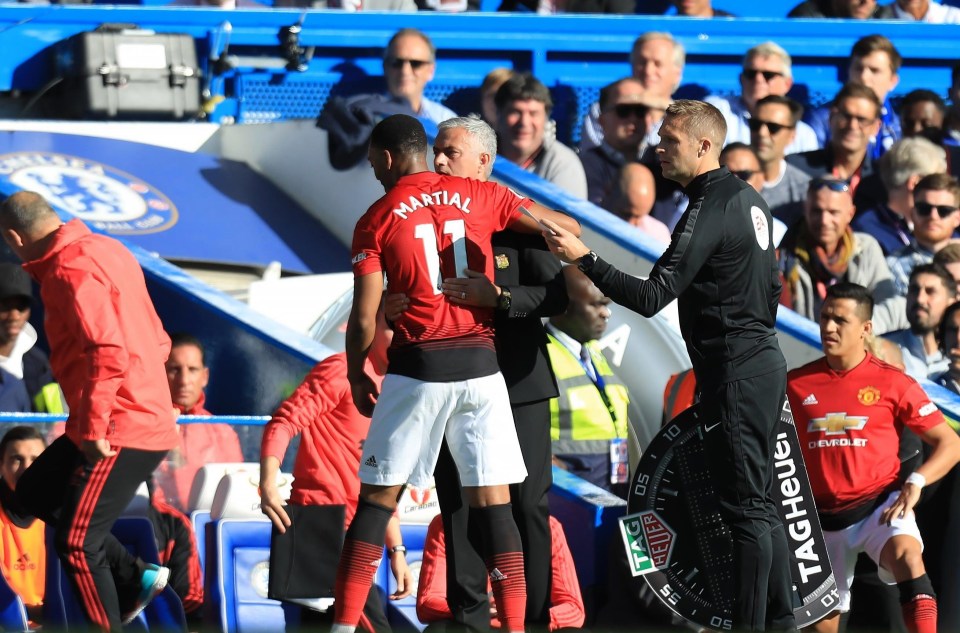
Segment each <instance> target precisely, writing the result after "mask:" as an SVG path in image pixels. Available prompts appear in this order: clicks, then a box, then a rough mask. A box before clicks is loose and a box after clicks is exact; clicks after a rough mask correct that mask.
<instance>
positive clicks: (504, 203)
mask: <svg viewBox="0 0 960 633" xmlns="http://www.w3.org/2000/svg"><path fill="white" fill-rule="evenodd" d="M522 201H523V198H522V197H521V196H519V195H518V194H516V193H515V192H513V191H512V190H510V189H508V188H507V187H504V186H502V185H499V184H496V183H492V182H481V181H479V180H472V179H468V178H458V177H455V176H443V175H440V174H435V173H433V172H420V173H418V174H411V175H409V176H404V177H402V178H401V179H400V180H399V181H398V182H397V184H396V186H394V187H393V189H391V190H390V192H389V193H387V194H386V195H385V196H383V197H382V198H380V200H378V201H377V202H375V203H374V204H373V205H372V206H371V207H370V208H369V209H368V210H367V212H366V213H365V214H364V215H363V217H361V218H360V220H359V221H358V222H357V226H356V228H355V229H354V233H353V252H352V255H353V271H354V275H356V276H361V275H367V274H370V273H376V272H381V271H382V272H385V273H386V276H387V285H388V292H390V293H397V292H402V293H404V294H406V295H407V296H408V297H409V298H410V305H409V307H408V308H407V310H406V311H405V312H404V313H403V315H402V316H401V317H400V318H399V319H397V320H396V321H395V322H394V324H393V325H394V337H393V343H392V345H391V348H392V349H394V350H395V349H398V348H404V347H407V346H410V345H415V346H419V347H421V348H423V349H425V350H426V349H430V350H437V349H447V350H449V349H456V348H470V347H474V348H475V347H476V346H477V345H478V343H479V344H481V345H482V347H483V348H484V349H485V350H487V349H488V350H489V351H491V352H492V351H493V329H492V326H493V309H492V308H474V307H468V306H461V305H457V304H455V303H453V302H451V301H448V300H447V299H446V297H445V296H444V295H443V293H442V292H441V290H440V283H441V282H442V281H443V279H444V278H447V277H463V276H465V275H464V273H463V270H464V269H466V268H469V269H471V270H476V271H483V272H484V273H485V274H486V275H487V277H488V278H489V279H493V249H492V247H491V245H490V238H491V236H492V235H493V233H495V232H497V231H502V230H503V229H504V228H506V227H507V226H508V225H510V224H511V223H512V222H514V221H515V220H516V219H518V218H519V217H520V211H519V208H520V204H521V202H522ZM393 361H394V356H393V355H392V356H391V372H393V371H394V362H393ZM404 373H407V374H408V375H410V373H409V372H404ZM479 375H484V374H482V373H481V374H479ZM415 377H418V378H423V377H424V376H422V375H417V376H415ZM426 379H429V378H426ZM449 379H454V378H449Z"/></svg>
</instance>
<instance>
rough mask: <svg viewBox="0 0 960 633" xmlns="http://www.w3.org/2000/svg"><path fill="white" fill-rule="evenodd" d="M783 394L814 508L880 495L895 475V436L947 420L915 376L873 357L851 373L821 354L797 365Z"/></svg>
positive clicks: (838, 507)
mask: <svg viewBox="0 0 960 633" xmlns="http://www.w3.org/2000/svg"><path fill="white" fill-rule="evenodd" d="M787 396H788V397H789V398H790V408H791V409H793V418H794V420H795V422H796V426H797V435H798V436H799V438H800V447H801V449H802V451H803V459H804V462H806V465H807V473H808V475H809V477H810V485H811V487H812V488H813V496H814V500H815V502H816V505H817V509H818V510H819V511H821V512H825V513H830V514H833V513H837V512H840V511H843V510H846V509H849V508H853V507H856V506H859V505H861V504H863V503H865V502H867V501H869V500H870V499H871V498H874V497H876V496H878V495H879V494H881V493H882V492H883V490H884V489H885V488H887V487H889V486H890V485H891V484H893V483H894V482H895V481H896V480H897V476H898V474H899V472H900V458H899V455H898V451H899V449H900V434H901V433H902V431H903V427H904V426H907V427H909V428H910V429H911V430H913V431H914V432H915V433H917V434H918V435H922V434H923V433H925V432H927V431H928V430H930V429H931V428H933V427H935V426H936V425H938V424H940V423H941V422H943V421H944V418H943V414H941V413H940V410H939V409H937V406H936V405H935V404H933V403H932V402H931V401H930V398H929V397H928V396H927V394H926V393H925V392H924V391H923V389H922V388H921V387H920V385H919V384H917V381H916V380H914V379H913V378H911V377H909V376H907V375H906V374H905V373H903V372H902V371H900V370H899V369H897V368H896V367H894V366H892V365H888V364H887V363H885V362H883V361H881V360H879V359H878V358H876V357H874V356H873V355H871V354H867V357H866V359H865V360H864V361H863V362H862V363H860V364H859V365H857V366H856V367H854V368H853V369H850V370H848V371H843V372H839V371H834V370H833V369H831V368H830V366H829V365H827V361H826V359H820V360H816V361H814V362H812V363H809V364H807V365H804V366H803V367H800V368H798V369H794V370H793V371H791V372H790V373H789V374H788V376H787Z"/></svg>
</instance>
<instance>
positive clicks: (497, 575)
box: [490, 567, 507, 581]
mask: <svg viewBox="0 0 960 633" xmlns="http://www.w3.org/2000/svg"><path fill="white" fill-rule="evenodd" d="M506 579H507V577H506V576H505V575H504V574H503V573H501V571H500V570H499V569H497V568H496V567H494V568H493V571H492V572H490V580H493V581H498V580H506Z"/></svg>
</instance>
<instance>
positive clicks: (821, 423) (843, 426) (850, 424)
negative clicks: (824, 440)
mask: <svg viewBox="0 0 960 633" xmlns="http://www.w3.org/2000/svg"><path fill="white" fill-rule="evenodd" d="M868 419H869V418H868V417H866V416H848V415H847V414H846V413H844V412H840V413H828V414H827V415H826V416H824V417H822V418H813V419H812V420H810V425H809V426H808V427H807V431H808V432H810V433H815V432H816V431H823V432H824V434H826V435H843V434H844V433H846V432H847V431H859V430H860V429H862V428H863V427H864V426H866V424H867V420H868Z"/></svg>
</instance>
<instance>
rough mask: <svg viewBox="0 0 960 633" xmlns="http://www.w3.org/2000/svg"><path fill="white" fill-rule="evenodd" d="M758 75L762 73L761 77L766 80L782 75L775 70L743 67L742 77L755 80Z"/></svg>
mask: <svg viewBox="0 0 960 633" xmlns="http://www.w3.org/2000/svg"><path fill="white" fill-rule="evenodd" d="M758 75H763V78H764V79H765V80H766V81H773V80H774V79H776V78H777V77H783V76H784V75H783V73H778V72H777V71H775V70H757V69H756V68H744V69H743V77H744V79H749V80H750V81H756V80H757V76H758Z"/></svg>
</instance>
